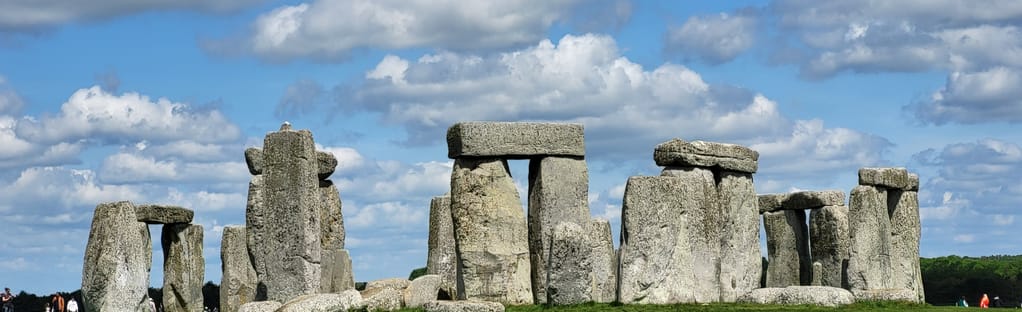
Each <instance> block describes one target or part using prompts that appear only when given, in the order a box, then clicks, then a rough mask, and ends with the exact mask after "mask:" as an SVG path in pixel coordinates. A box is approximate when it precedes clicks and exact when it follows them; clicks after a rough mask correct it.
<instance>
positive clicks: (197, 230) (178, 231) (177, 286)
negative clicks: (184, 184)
mask: <svg viewBox="0 0 1022 312" xmlns="http://www.w3.org/2000/svg"><path fill="white" fill-rule="evenodd" d="M202 234H203V232H202V225H198V224H167V225H164V226H163V234H162V235H161V238H160V241H161V243H162V246H163V308H164V309H165V310H169V311H189V312H202V308H203V299H202V284H203V283H205V282H206V279H205V273H206V261H205V260H204V259H203V257H202Z"/></svg>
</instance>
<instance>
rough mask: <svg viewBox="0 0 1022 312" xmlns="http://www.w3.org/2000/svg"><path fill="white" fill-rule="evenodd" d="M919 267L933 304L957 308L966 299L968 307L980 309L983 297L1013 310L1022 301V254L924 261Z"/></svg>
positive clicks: (927, 298)
mask: <svg viewBox="0 0 1022 312" xmlns="http://www.w3.org/2000/svg"><path fill="white" fill-rule="evenodd" d="M919 266H920V268H921V269H922V273H923V289H924V290H925V291H926V302H927V303H929V304H932V305H954V303H955V301H958V300H959V299H961V298H962V297H963V296H964V297H965V300H966V301H967V302H968V303H969V306H978V305H979V299H980V297H982V296H983V294H987V295H988V296H989V297H990V299H991V300H993V298H994V297H995V296H996V297H1000V299H1001V302H1002V303H1003V304H1004V306H1010V307H1018V306H1019V302H1020V300H1022V255H1015V256H1008V255H998V256H984V257H960V256H954V255H952V256H945V257H937V258H921V259H920V260H919Z"/></svg>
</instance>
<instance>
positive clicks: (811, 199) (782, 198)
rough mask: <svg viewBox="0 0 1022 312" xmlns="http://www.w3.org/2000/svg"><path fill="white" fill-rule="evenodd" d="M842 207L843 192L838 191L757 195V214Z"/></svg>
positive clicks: (843, 200) (843, 201)
mask: <svg viewBox="0 0 1022 312" xmlns="http://www.w3.org/2000/svg"><path fill="white" fill-rule="evenodd" d="M844 205H845V192H842V191H840V190H826V191H801V192H794V193H787V194H764V195H759V213H764V212H772V211H778V210H803V209H818V208H823V207H826V206H844Z"/></svg>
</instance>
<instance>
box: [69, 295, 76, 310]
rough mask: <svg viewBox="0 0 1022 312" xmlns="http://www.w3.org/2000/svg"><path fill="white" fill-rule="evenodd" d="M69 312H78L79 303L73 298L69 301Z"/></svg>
mask: <svg viewBox="0 0 1022 312" xmlns="http://www.w3.org/2000/svg"><path fill="white" fill-rule="evenodd" d="M67 312H78V301H75V298H73V297H72V298H71V300H68V301H67Z"/></svg>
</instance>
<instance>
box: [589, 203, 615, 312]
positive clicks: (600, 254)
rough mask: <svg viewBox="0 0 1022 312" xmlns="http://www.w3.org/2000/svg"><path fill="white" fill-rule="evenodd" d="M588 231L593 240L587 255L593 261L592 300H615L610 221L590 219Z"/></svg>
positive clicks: (613, 252) (612, 243)
mask: <svg viewBox="0 0 1022 312" xmlns="http://www.w3.org/2000/svg"><path fill="white" fill-rule="evenodd" d="M588 232H589V237H590V239H592V240H593V242H592V243H593V244H592V252H591V254H590V256H589V257H590V262H592V263H593V272H592V278H593V287H594V288H593V302H604V303H609V302H614V301H615V300H617V251H616V250H614V237H613V234H611V230H610V221H607V220H603V219H594V220H590V221H589V229H588Z"/></svg>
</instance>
